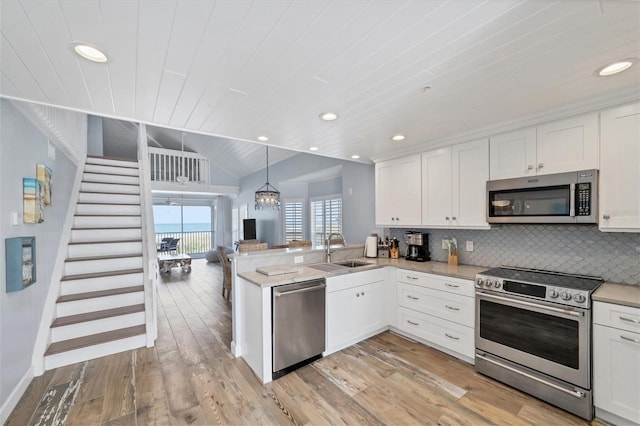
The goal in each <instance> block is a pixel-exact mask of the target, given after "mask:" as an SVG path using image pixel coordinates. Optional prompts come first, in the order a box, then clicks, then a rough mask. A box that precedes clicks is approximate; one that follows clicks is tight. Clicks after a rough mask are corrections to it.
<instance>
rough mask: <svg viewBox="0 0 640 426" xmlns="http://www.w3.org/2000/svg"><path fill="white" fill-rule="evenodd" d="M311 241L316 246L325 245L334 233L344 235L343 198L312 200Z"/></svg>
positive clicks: (333, 197) (331, 197)
mask: <svg viewBox="0 0 640 426" xmlns="http://www.w3.org/2000/svg"><path fill="white" fill-rule="evenodd" d="M310 205H311V212H310V216H311V240H312V241H313V244H314V245H324V244H325V242H326V239H327V237H329V235H330V234H331V233H333V232H339V233H342V198H339V197H336V196H330V197H326V198H321V199H315V200H312V201H311V203H310Z"/></svg>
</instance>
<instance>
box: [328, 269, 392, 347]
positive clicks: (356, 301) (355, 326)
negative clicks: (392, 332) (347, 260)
mask: <svg viewBox="0 0 640 426" xmlns="http://www.w3.org/2000/svg"><path fill="white" fill-rule="evenodd" d="M384 274H385V273H384V272H383V270H382V269H376V270H373V271H365V272H358V273H353V274H346V275H341V276H338V277H330V278H327V304H326V305H327V327H326V329H327V348H326V350H325V354H329V353H333V352H336V351H339V350H340V349H343V348H346V347H347V346H350V345H352V344H354V343H357V342H359V341H361V340H363V339H365V338H367V337H369V336H371V335H373V334H376V333H377V332H379V331H380V330H382V329H385V328H387V326H388V320H387V316H386V315H385V311H386V310H385V302H386V301H387V298H386V297H385V291H386V287H385V281H386V280H385V275H384Z"/></svg>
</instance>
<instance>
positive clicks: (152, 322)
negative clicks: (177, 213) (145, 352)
mask: <svg viewBox="0 0 640 426" xmlns="http://www.w3.org/2000/svg"><path fill="white" fill-rule="evenodd" d="M148 149H149V148H148V146H147V127H146V126H145V125H144V124H141V125H140V127H139V129H138V164H139V171H140V204H141V206H140V207H141V213H142V253H143V271H144V274H143V276H144V294H145V302H144V303H145V315H146V325H147V347H151V346H153V344H154V341H155V339H156V338H157V337H158V321H157V318H158V294H157V288H158V262H157V261H156V242H155V227H154V221H153V201H152V197H151V178H150V177H151V173H150V169H151V167H150V164H149V158H150V155H149V151H148Z"/></svg>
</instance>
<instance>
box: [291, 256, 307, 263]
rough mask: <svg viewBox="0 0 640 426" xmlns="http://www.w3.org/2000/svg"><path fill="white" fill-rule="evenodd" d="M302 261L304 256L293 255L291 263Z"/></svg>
mask: <svg viewBox="0 0 640 426" xmlns="http://www.w3.org/2000/svg"><path fill="white" fill-rule="evenodd" d="M302 262H304V256H294V257H293V263H302Z"/></svg>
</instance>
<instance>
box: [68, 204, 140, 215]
mask: <svg viewBox="0 0 640 426" xmlns="http://www.w3.org/2000/svg"><path fill="white" fill-rule="evenodd" d="M76 214H78V215H83V214H94V215H111V216H127V215H132V216H136V215H140V206H139V205H137V206H119V205H116V204H78V206H77V207H76Z"/></svg>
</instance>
